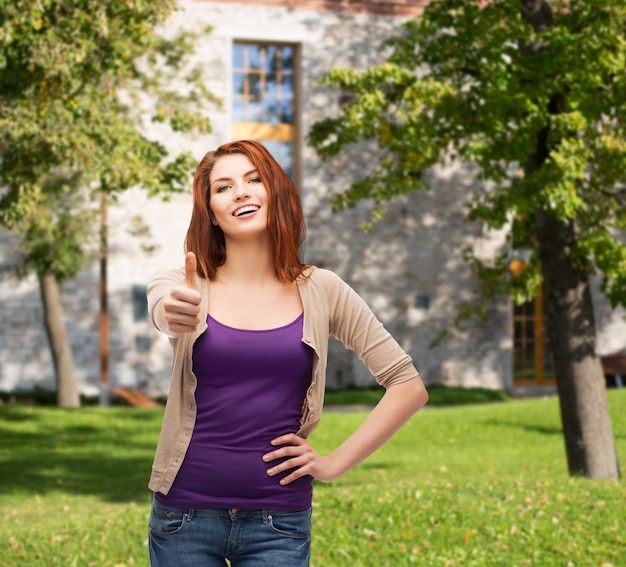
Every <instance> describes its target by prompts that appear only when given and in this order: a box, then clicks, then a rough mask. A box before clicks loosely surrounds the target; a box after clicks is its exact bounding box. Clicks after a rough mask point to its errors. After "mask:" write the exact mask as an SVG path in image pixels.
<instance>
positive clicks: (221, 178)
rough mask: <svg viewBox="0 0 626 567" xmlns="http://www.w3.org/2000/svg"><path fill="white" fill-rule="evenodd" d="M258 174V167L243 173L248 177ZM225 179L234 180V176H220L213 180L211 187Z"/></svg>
mask: <svg viewBox="0 0 626 567" xmlns="http://www.w3.org/2000/svg"><path fill="white" fill-rule="evenodd" d="M255 173H256V174H258V173H259V172H258V170H257V169H256V167H255V168H254V169H251V170H250V171H246V173H244V174H243V176H244V177H248V176H249V175H254V174H255ZM224 181H232V177H218V178H217V179H214V180H213V181H211V187H212V186H213V184H214V183H218V182H219V183H223V182H224Z"/></svg>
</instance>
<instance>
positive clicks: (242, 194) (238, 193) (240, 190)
mask: <svg viewBox="0 0 626 567" xmlns="http://www.w3.org/2000/svg"><path fill="white" fill-rule="evenodd" d="M233 195H234V197H235V201H241V200H242V199H247V198H248V197H250V192H249V191H248V186H247V185H246V184H245V183H237V185H236V186H235V191H234V192H233Z"/></svg>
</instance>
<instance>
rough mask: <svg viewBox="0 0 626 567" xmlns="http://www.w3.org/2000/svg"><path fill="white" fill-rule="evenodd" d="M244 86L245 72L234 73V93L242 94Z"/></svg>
mask: <svg viewBox="0 0 626 567" xmlns="http://www.w3.org/2000/svg"><path fill="white" fill-rule="evenodd" d="M243 86H244V74H243V73H233V93H234V94H239V95H242V94H243V92H244V91H243Z"/></svg>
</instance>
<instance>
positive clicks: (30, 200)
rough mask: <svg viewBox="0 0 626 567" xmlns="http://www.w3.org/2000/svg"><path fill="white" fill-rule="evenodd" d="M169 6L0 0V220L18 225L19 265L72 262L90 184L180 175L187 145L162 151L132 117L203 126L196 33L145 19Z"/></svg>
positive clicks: (174, 183) (172, 185)
mask: <svg viewBox="0 0 626 567" xmlns="http://www.w3.org/2000/svg"><path fill="white" fill-rule="evenodd" d="M175 6H176V3H175V2H174V1H173V0H166V1H162V2H150V1H147V0H135V1H133V2H118V1H116V0H108V1H105V2H101V1H96V0H74V1H72V2H61V1H59V0H37V1H34V2H33V1H31V0H17V1H16V0H0V14H1V15H0V186H1V187H4V189H3V190H2V192H0V224H1V225H4V226H5V227H7V228H9V229H11V230H13V231H15V232H16V233H17V234H19V235H21V236H22V237H23V244H24V246H23V250H22V251H23V253H24V258H25V263H24V265H23V266H22V268H23V270H28V269H29V268H33V269H34V270H35V271H37V272H38V273H44V272H46V271H51V272H52V273H54V274H55V276H57V277H58V278H59V279H63V278H65V277H71V276H72V275H74V274H76V272H77V271H78V269H80V267H81V266H82V264H83V261H84V258H85V254H86V250H87V249H88V247H89V242H90V241H89V236H90V235H91V234H92V230H93V228H92V227H93V226H94V225H95V223H93V222H90V216H91V215H93V210H94V208H95V207H94V205H93V203H94V202H96V203H97V202H99V199H97V198H95V193H96V192H99V191H104V192H106V193H108V194H109V195H111V196H113V197H114V196H115V194H117V193H119V192H120V191H123V190H125V189H127V188H129V187H135V186H139V187H143V188H144V189H146V190H147V191H148V192H149V193H150V194H152V195H156V194H165V195H166V194H167V193H168V192H170V191H173V190H181V189H182V188H183V187H184V186H185V185H186V184H187V183H188V181H189V177H190V172H191V171H192V169H193V160H192V159H191V156H190V155H189V154H187V153H181V154H179V155H168V151H167V149H166V147H165V146H164V145H163V144H162V143H161V142H160V141H158V140H154V139H150V138H149V137H148V136H147V135H146V133H145V127H144V125H145V124H146V121H147V120H150V119H152V120H154V121H158V122H166V123H167V124H168V125H169V127H170V128H171V129H172V130H174V131H196V132H208V131H210V125H209V122H208V119H207V118H206V115H205V111H206V108H207V103H213V104H214V103H217V101H216V100H215V98H214V97H213V96H211V95H210V93H208V92H207V90H206V87H205V86H204V85H203V83H202V74H201V71H200V69H199V67H193V66H192V65H191V64H190V59H189V55H190V54H191V52H192V50H193V46H194V41H195V40H196V39H197V37H196V36H195V35H193V34H182V35H180V36H178V37H175V38H164V37H161V36H160V35H159V34H158V33H157V31H156V30H157V29H158V27H159V26H161V25H162V24H163V23H164V22H165V21H166V20H167V19H168V17H169V16H170V15H171V13H172V12H173V10H174V9H175ZM96 226H97V225H96Z"/></svg>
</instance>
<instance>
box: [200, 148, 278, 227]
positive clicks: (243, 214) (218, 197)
mask: <svg viewBox="0 0 626 567" xmlns="http://www.w3.org/2000/svg"><path fill="white" fill-rule="evenodd" d="M267 202H268V195H267V190H266V189H265V186H264V185H263V182H262V181H261V178H260V177H259V172H258V171H257V169H256V168H255V166H254V164H253V163H252V162H251V161H250V159H249V158H248V157H247V156H245V155H244V154H238V153H237V154H229V155H225V156H222V157H220V158H218V159H217V161H216V162H215V164H214V166H213V169H212V171H211V176H210V187H209V206H210V209H211V222H212V223H213V224H214V225H216V226H219V227H220V228H221V229H222V232H223V233H224V236H226V237H233V238H234V237H238V236H239V237H243V236H251V235H258V234H259V232H263V231H266V230H267Z"/></svg>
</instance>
